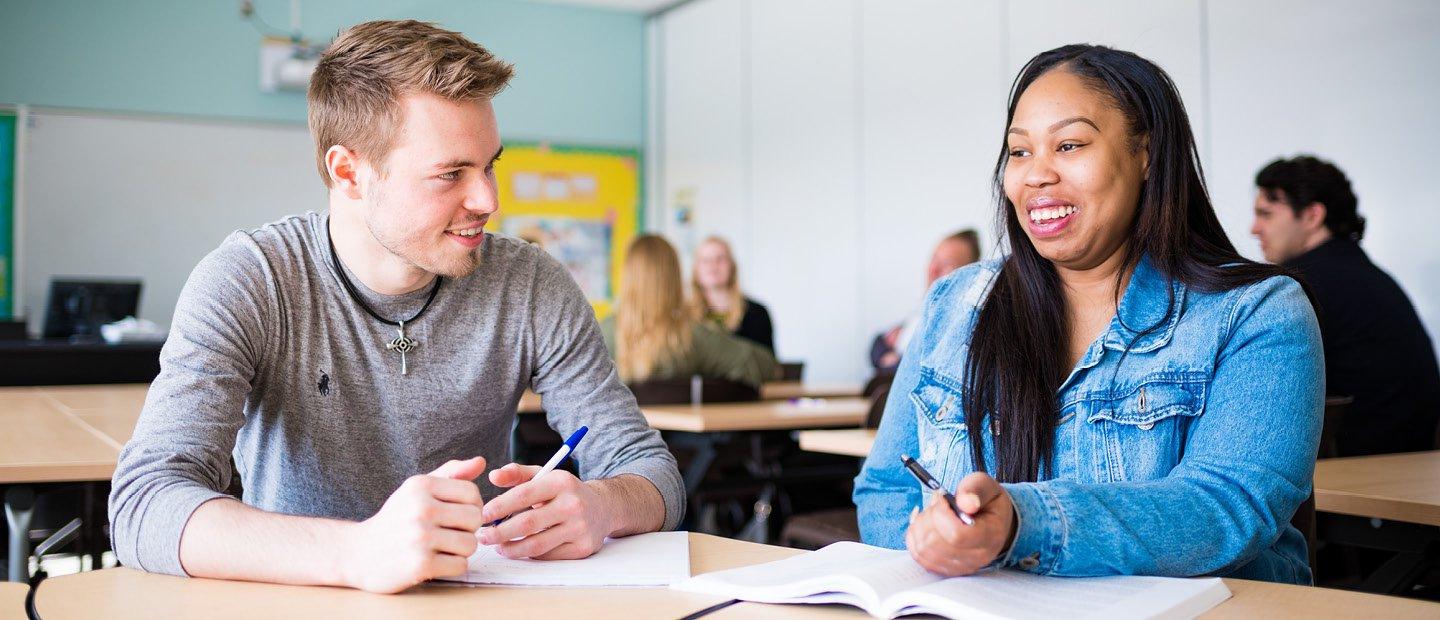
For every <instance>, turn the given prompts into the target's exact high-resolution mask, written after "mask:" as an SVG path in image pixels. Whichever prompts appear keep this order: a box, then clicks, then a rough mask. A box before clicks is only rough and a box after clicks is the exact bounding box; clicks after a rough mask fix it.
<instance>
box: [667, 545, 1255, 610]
mask: <svg viewBox="0 0 1440 620" xmlns="http://www.w3.org/2000/svg"><path fill="white" fill-rule="evenodd" d="M672 587H673V588H675V589H678V590H685V591H687V592H699V593H703V594H711V595H716V596H724V597H728V598H736V599H741V600H745V601H754V602H759V603H844V604H847V605H854V606H856V607H860V608H862V609H864V610H865V611H867V612H869V613H870V615H872V616H875V617H877V618H894V617H896V616H902V615H906V614H916V613H928V614H936V615H940V616H945V617H947V618H1044V619H1046V620H1052V619H1054V618H1066V619H1067V620H1068V619H1070V618H1087V617H1094V618H1102V617H1103V618H1193V617H1195V616H1198V615H1200V614H1201V613H1204V612H1205V611H1206V610H1208V609H1210V608H1211V607H1214V606H1216V605H1218V604H1220V603H1221V602H1223V601H1224V600H1225V599H1228V598H1230V590H1229V589H1228V588H1226V587H1225V584H1224V583H1223V582H1221V581H1220V580H1219V579H1214V578H1210V579H1170V578H1164V577H1087V578H1067V577H1041V576H1038V575H1031V574H1029V573H1022V572H1018V571H1009V570H1001V571H992V572H985V573H979V574H976V575H971V576H968V577H955V578H951V579H946V578H943V577H940V576H938V575H934V574H932V573H930V572H928V571H926V570H925V569H924V568H922V567H921V566H920V565H919V564H916V563H915V561H914V560H912V559H911V558H910V554H909V552H906V551H896V550H892V549H882V548H879V547H871V546H869V545H862V544H860V543H853V542H841V543H835V544H833V545H830V546H828V547H825V548H824V549H821V550H819V551H815V552H812V553H806V554H803V555H797V556H795V557H792V558H786V559H784V560H779V561H776V562H770V563H767V564H757V565H755V566H747V567H743V568H735V569H731V570H725V571H718V572H714V573H706V574H704V575H700V576H697V577H692V578H690V579H688V580H685V581H682V582H680V583H679V584H676V585H674V586H672Z"/></svg>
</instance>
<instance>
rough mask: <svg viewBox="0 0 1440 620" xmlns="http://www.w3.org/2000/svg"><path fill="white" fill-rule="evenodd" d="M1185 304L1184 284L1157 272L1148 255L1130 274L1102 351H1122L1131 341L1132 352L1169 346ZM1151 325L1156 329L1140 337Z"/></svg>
mask: <svg viewBox="0 0 1440 620" xmlns="http://www.w3.org/2000/svg"><path fill="white" fill-rule="evenodd" d="M1167 288H1168V289H1169V290H1167ZM1172 291H1173V294H1174V302H1173V304H1172V303H1171V292H1172ZM1184 304H1185V285H1184V284H1181V283H1180V281H1179V280H1173V279H1171V278H1168V277H1166V275H1165V274H1163V273H1161V272H1160V270H1159V269H1156V268H1155V265H1154V264H1153V263H1152V262H1151V261H1150V257H1149V255H1146V256H1142V257H1140V261H1139V262H1138V263H1136V265H1135V272H1134V273H1132V274H1131V275H1130V284H1129V286H1127V287H1126V288H1125V296H1124V297H1122V298H1121V299H1120V307H1119V308H1118V309H1117V311H1116V312H1115V318H1114V319H1111V320H1110V327H1109V328H1107V329H1106V331H1105V336H1104V344H1105V348H1107V349H1110V350H1112V351H1124V350H1125V346H1126V345H1127V344H1130V343H1131V342H1132V341H1133V345H1132V346H1131V347H1130V352H1131V353H1148V352H1150V351H1154V350H1155V349H1158V348H1160V347H1163V346H1165V345H1166V344H1169V343H1170V336H1171V335H1172V334H1174V333H1175V325H1176V324H1177V323H1179V322H1180V311H1181V309H1182V308H1183V307H1184ZM1151 326H1155V329H1154V330H1152V331H1150V333H1148V334H1145V335H1143V336H1141V335H1140V334H1141V332H1143V331H1145V330H1146V329H1147V328H1150V327H1151ZM1137 337H1138V338H1137ZM1095 353H1096V354H1098V353H1099V351H1098V350H1097V351H1095ZM1087 357H1088V356H1087Z"/></svg>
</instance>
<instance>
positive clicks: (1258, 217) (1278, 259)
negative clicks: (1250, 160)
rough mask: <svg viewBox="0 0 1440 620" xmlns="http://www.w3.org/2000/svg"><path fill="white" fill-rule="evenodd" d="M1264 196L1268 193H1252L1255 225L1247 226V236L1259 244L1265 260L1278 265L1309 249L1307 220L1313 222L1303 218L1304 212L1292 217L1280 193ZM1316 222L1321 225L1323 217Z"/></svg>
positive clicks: (1310, 231)
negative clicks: (1248, 227)
mask: <svg viewBox="0 0 1440 620" xmlns="http://www.w3.org/2000/svg"><path fill="white" fill-rule="evenodd" d="M1267 194H1271V193H1270V192H1266V191H1265V190H1260V191H1258V192H1256V193H1255V223H1254V224H1252V225H1251V226H1250V234H1252V235H1254V236H1255V238H1257V239H1259V240H1260V251H1261V252H1263V253H1264V254H1265V260H1267V261H1270V262H1272V263H1276V264H1279V263H1283V262H1285V261H1288V260H1290V259H1292V258H1295V257H1296V256H1299V255H1301V254H1304V253H1305V252H1306V250H1308V249H1309V248H1308V245H1307V244H1308V242H1309V240H1310V238H1311V236H1312V235H1313V234H1314V230H1313V228H1314V226H1315V223H1314V222H1311V221H1309V220H1313V219H1316V218H1313V217H1306V211H1305V210H1302V211H1301V212H1300V213H1299V214H1297V213H1295V210H1294V209H1291V208H1290V204H1289V203H1287V202H1285V194H1284V192H1282V191H1280V190H1275V191H1274V192H1273V194H1271V195H1267ZM1312 208H1313V207H1312ZM1319 219H1320V220H1321V221H1323V220H1324V216H1323V215H1322V216H1321V217H1320V218H1319ZM1322 225H1323V224H1322Z"/></svg>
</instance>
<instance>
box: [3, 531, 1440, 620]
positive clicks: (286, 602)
mask: <svg viewBox="0 0 1440 620" xmlns="http://www.w3.org/2000/svg"><path fill="white" fill-rule="evenodd" d="M797 553H803V552H801V551H796V550H794V549H785V548H782V547H772V546H768V545H757V544H753V543H746V542H740V541H735V540H729V539H725V538H717V537H714V536H706V535H704V534H691V535H690V566H691V572H692V573H693V574H700V573H705V572H710V571H715V570H723V569H726V568H734V567H737V566H745V565H749V564H757V563H760V562H768V561H771V560H778V559H781V558H785V557H789V556H791V555H794V554H797ZM1225 585H1227V586H1228V587H1229V588H1230V590H1231V592H1233V593H1234V597H1233V598H1231V599H1230V600H1229V601H1226V602H1225V603H1223V604H1221V605H1220V606H1219V607H1217V608H1215V609H1214V610H1212V611H1211V612H1210V613H1209V614H1207V615H1206V616H1205V617H1206V618H1256V617H1267V618H1268V617H1297V618H1300V617H1304V618H1329V617H1368V618H1377V617H1383V618H1435V617H1437V614H1440V605H1437V604H1435V603H1427V602H1423V601H1416V600H1410V599H1402V598H1394V597H1386V596H1376V595H1372V594H1359V593H1354V592H1346V591H1342V590H1326V589H1321V588H1308V587H1301V586H1286V585H1276V584H1270V583H1262V582H1258V581H1242V580H1237V579H1226V580H1225ZM22 596H23V594H22ZM37 599H38V600H37V606H38V607H39V611H40V613H41V614H42V615H43V616H44V617H45V618H46V620H64V619H67V618H87V619H88V618H97V617H99V618H114V619H117V620H125V619H128V618H153V617H155V616H156V615H164V616H166V617H174V618H205V619H206V620H224V619H226V618H237V619H241V620H251V619H253V618H257V617H258V618H267V617H317V618H322V617H323V618H328V617H337V618H357V619H365V618H445V617H457V618H459V617H466V618H469V617H475V616H477V615H486V616H494V617H505V618H523V617H535V616H545V617H583V618H620V619H623V620H638V619H641V618H678V617H680V616H683V615H686V614H689V613H692V612H695V611H698V610H700V609H704V608H706V607H709V606H711V605H713V604H715V603H718V602H721V600H722V599H720V598H719V597H713V596H705V595H700V594H691V593H686V592H676V591H673V590H668V589H664V588H608V589H602V588H507V587H480V588H474V587H447V586H422V587H419V588H413V589H411V590H409V591H407V592H404V593H402V594H398V595H383V594H369V593H366V592H359V591H355V590H347V589H343V588H319V587H299V586H277V585H270V584H258V583H245V582H238V581H218V580H210V579H182V578H177V577H166V576H161V575H147V574H145V573H141V572H138V571H134V570H131V569H128V568H112V569H106V570H100V571H91V572H88V573H79V574H75V575H67V576H64V577H55V578H52V579H49V580H47V581H46V582H45V583H44V584H43V585H41V586H40V591H39V594H38V596H37ZM714 617H716V618H852V619H858V618H864V617H866V616H865V614H864V613H863V612H861V611H860V610H858V609H855V608H853V607H842V606H810V605H761V604H756V603H741V604H739V605H734V606H732V607H729V608H727V609H724V610H722V611H720V612H719V613H716V614H715V615H714Z"/></svg>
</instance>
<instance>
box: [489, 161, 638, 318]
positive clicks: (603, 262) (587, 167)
mask: <svg viewBox="0 0 1440 620" xmlns="http://www.w3.org/2000/svg"><path fill="white" fill-rule="evenodd" d="M495 177H496V178H495V180H496V185H497V186H498V187H499V192H500V211H499V213H497V214H496V215H495V218H494V219H495V227H496V230H499V231H500V232H501V233H504V234H506V235H511V236H514V237H519V238H521V239H524V240H526V241H529V242H531V243H534V244H537V245H539V246H540V247H542V248H544V249H545V251H546V252H548V253H549V254H550V255H551V256H553V257H555V259H556V260H558V261H560V264H562V265H564V266H565V269H566V270H568V271H569V272H570V275H571V276H572V277H574V278H575V281H576V282H578V283H579V284H580V290H582V291H584V293H585V297H586V298H587V299H588V300H590V305H591V306H593V307H594V308H595V314H596V315H597V316H599V317H600V318H604V317H606V316H608V315H609V314H610V310H611V308H612V305H613V303H614V296H615V291H616V289H617V287H616V282H617V280H618V279H619V277H620V263H621V260H622V259H623V258H624V256H625V248H626V246H628V245H629V244H630V241H631V240H632V239H634V238H635V235H636V234H637V232H638V231H639V230H640V154H639V153H638V152H636V151H633V150H624V149H592V148H584V147H568V146H558V145H553V144H514V143H511V144H506V145H505V154H504V156H502V157H501V158H500V161H499V162H497V163H496V164H495Z"/></svg>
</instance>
